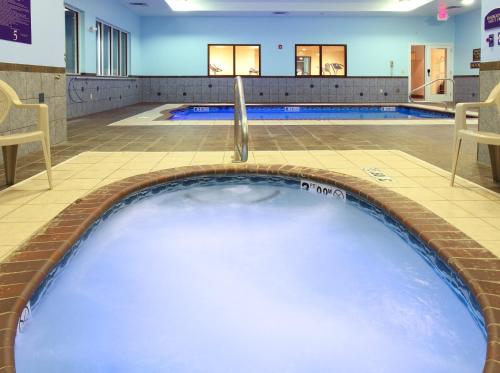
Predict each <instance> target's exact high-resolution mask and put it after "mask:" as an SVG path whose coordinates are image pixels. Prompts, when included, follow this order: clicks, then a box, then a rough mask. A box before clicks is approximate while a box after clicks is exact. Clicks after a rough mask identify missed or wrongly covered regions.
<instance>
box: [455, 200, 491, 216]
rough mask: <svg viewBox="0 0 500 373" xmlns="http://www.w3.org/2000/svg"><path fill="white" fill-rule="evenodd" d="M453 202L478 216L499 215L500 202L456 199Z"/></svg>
mask: <svg viewBox="0 0 500 373" xmlns="http://www.w3.org/2000/svg"><path fill="white" fill-rule="evenodd" d="M455 203H456V204H457V205H458V206H460V207H461V208H463V209H464V210H466V211H468V212H470V213H471V214H472V215H474V216H477V217H480V218H499V217H500V203H499V202H496V201H456V202H455Z"/></svg>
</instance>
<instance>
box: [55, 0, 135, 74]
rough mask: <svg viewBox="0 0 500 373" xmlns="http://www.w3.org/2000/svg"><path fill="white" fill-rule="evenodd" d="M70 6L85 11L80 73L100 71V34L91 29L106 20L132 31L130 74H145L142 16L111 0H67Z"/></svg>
mask: <svg viewBox="0 0 500 373" xmlns="http://www.w3.org/2000/svg"><path fill="white" fill-rule="evenodd" d="M65 3H66V4H67V5H69V6H71V7H73V8H75V9H76V10H79V11H81V14H82V16H83V21H82V22H81V30H80V31H81V32H80V42H81V48H80V50H81V56H80V64H81V65H80V70H81V72H84V73H95V72H96V70H97V62H96V61H97V57H96V54H97V40H96V33H95V32H90V31H89V28H90V27H95V24H96V20H97V19H98V20H100V21H103V22H105V23H108V24H110V25H112V26H115V27H117V28H119V29H122V30H124V31H128V32H130V35H131V40H130V41H129V44H130V49H129V50H130V54H131V61H130V70H129V72H130V74H132V75H139V74H140V73H141V67H140V61H141V51H140V49H141V47H140V34H141V27H140V26H141V22H140V17H139V16H137V15H135V14H134V13H132V12H131V11H130V10H129V9H127V8H126V7H125V6H124V5H122V4H120V3H118V2H114V1H107V0H67V1H66V2H65Z"/></svg>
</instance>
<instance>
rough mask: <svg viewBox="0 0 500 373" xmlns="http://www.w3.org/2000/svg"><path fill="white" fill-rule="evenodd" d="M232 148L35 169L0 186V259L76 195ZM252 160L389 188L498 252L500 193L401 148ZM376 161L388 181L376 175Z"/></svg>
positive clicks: (220, 155) (112, 156)
mask: <svg viewBox="0 0 500 373" xmlns="http://www.w3.org/2000/svg"><path fill="white" fill-rule="evenodd" d="M231 159H232V152H229V151H185V152H177V151H171V152H144V151H141V152H131V151H118V152H98V151H90V152H82V153H80V154H78V155H76V156H74V157H72V158H70V159H67V160H66V161H64V162H62V163H60V164H58V165H57V166H56V167H55V168H54V179H55V188H54V190H52V191H49V190H47V180H46V174H45V173H40V174H37V175H35V176H33V177H31V178H29V179H26V180H24V181H22V182H20V183H18V184H17V185H15V186H13V187H11V188H8V189H5V190H3V191H1V192H0V237H2V240H1V243H0V261H1V260H2V259H5V258H6V256H8V255H9V253H11V252H12V251H13V250H15V249H16V248H17V247H18V246H19V245H21V244H22V243H23V242H24V241H25V240H26V239H28V238H29V237H30V236H31V235H32V234H33V233H35V232H36V231H37V230H38V229H40V228H41V227H43V226H44V225H45V224H46V223H47V222H49V221H50V220H51V219H52V218H53V217H55V216H56V215H57V214H58V213H59V212H61V211H62V210H63V209H65V208H66V207H67V206H68V205H69V204H71V203H72V202H74V201H75V200H77V199H78V198H80V197H82V196H84V195H86V194H87V193H89V192H90V191H92V190H95V189H96V188H99V187H101V186H103V185H107V184H109V183H111V182H114V181H116V180H120V179H123V178H126V177H128V176H133V175H137V174H141V173H145V172H150V171H156V170H160V169H165V168H170V167H178V166H186V165H201V164H220V163H229V162H231ZM249 162H251V163H267V164H293V165H298V166H308V167H315V168H324V169H328V170H333V171H337V172H341V173H346V174H349V175H353V176H357V177H360V178H363V179H367V180H371V181H372V182H374V183H377V184H379V185H382V186H384V187H387V188H390V189H392V190H394V191H396V192H398V193H401V194H402V195H405V196H407V197H409V198H411V199H413V200H415V201H417V202H419V203H421V204H422V205H424V206H425V207H427V208H428V209H430V210H432V211H433V212H434V213H436V214H437V215H439V216H441V217H442V218H444V219H445V220H447V221H449V222H450V223H452V224H454V225H456V226H457V227H459V228H460V229H461V230H462V231H464V232H465V233H466V234H468V235H469V236H470V237H472V238H473V239H476V240H477V241H478V242H480V243H481V244H482V245H483V246H484V247H486V248H488V249H489V250H491V251H492V252H493V253H495V254H496V255H497V256H499V257H500V194H497V193H495V192H493V191H491V190H488V189H486V188H484V187H481V186H479V185H478V184H474V183H472V182H470V181H467V180H465V179H462V178H458V180H457V186H456V187H455V188H450V187H449V185H448V183H449V181H448V177H449V173H448V172H446V171H443V170H442V169H440V168H438V167H436V166H435V165H432V164H430V163H428V162H425V161H423V160H421V159H418V158H416V157H414V156H412V155H410V154H408V153H405V152H402V151H399V150H372V149H368V150H297V151H285V150H284V151H253V152H251V153H250V155H249ZM367 168H377V169H378V170H380V171H382V172H383V173H384V174H386V175H387V176H389V177H390V178H391V179H392V180H391V181H377V180H376V179H375V178H374V177H372V176H370V175H369V174H368V173H367V171H366V170H365V169H367Z"/></svg>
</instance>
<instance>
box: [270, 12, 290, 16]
mask: <svg viewBox="0 0 500 373" xmlns="http://www.w3.org/2000/svg"><path fill="white" fill-rule="evenodd" d="M273 14H274V15H275V16H286V15H287V14H288V12H273Z"/></svg>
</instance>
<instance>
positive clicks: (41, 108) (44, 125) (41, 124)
mask: <svg viewBox="0 0 500 373" xmlns="http://www.w3.org/2000/svg"><path fill="white" fill-rule="evenodd" d="M14 106H15V107H16V108H18V109H28V110H29V109H34V110H37V111H38V121H37V124H36V126H37V128H38V130H39V131H43V132H44V133H45V136H47V137H48V136H49V107H48V106H47V105H46V104H22V103H16V102H14Z"/></svg>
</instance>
